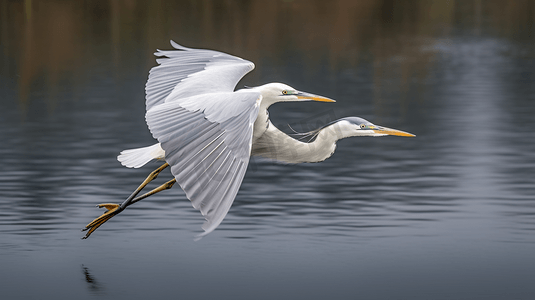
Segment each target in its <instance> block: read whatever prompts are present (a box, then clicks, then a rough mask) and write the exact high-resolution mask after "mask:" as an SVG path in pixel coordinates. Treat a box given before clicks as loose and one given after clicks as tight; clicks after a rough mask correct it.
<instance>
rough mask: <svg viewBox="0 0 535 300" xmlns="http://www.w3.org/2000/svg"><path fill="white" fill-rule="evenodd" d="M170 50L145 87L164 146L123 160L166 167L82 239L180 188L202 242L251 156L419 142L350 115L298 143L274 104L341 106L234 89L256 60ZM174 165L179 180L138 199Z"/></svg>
mask: <svg viewBox="0 0 535 300" xmlns="http://www.w3.org/2000/svg"><path fill="white" fill-rule="evenodd" d="M171 45H172V46H173V48H175V50H169V51H162V50H157V52H156V53H154V55H155V56H157V57H158V58H157V59H156V62H157V63H158V64H159V65H158V66H156V67H153V68H152V69H151V70H150V73H149V79H148V81H147V84H146V87H145V91H146V101H145V105H146V115H145V119H146V122H147V125H148V127H149V130H150V132H151V133H152V135H153V137H154V138H155V139H156V140H157V141H158V142H157V143H155V144H154V145H151V146H148V147H143V148H136V149H129V150H124V151H122V152H121V153H120V155H119V156H118V157H117V159H118V160H119V161H120V162H121V164H122V165H123V166H126V167H128V168H140V167H142V166H144V165H145V164H146V163H148V162H149V161H151V160H154V159H156V160H165V163H164V164H163V165H162V166H161V167H159V168H158V169H156V170H155V171H153V172H152V173H150V175H149V176H148V177H147V178H146V179H145V180H144V181H143V183H142V184H141V185H140V186H139V187H138V188H137V189H136V190H135V191H134V192H133V193H132V194H131V195H130V196H129V197H128V198H127V199H126V200H125V201H124V202H122V203H121V204H113V203H106V204H99V205H97V206H98V207H104V208H106V209H107V211H106V212H105V213H104V214H103V215H101V216H100V217H98V218H96V219H95V220H94V221H92V222H91V223H89V224H88V225H87V226H86V227H84V228H83V229H82V230H83V231H87V232H86V235H85V236H84V237H83V238H84V239H85V238H88V237H89V236H90V235H91V233H93V232H94V231H95V230H96V229H97V228H99V227H100V226H101V225H102V224H104V223H105V222H106V221H108V220H109V219H110V218H112V217H113V216H115V215H117V214H119V213H120V212H122V211H123V210H124V209H126V208H127V207H128V206H130V205H132V204H134V203H136V202H138V201H140V200H143V199H145V198H147V197H148V196H150V195H153V194H155V193H158V192H160V191H163V190H166V189H169V188H171V187H172V186H173V185H174V184H175V183H178V184H179V185H180V187H181V188H182V189H183V190H184V192H185V193H186V196H187V198H188V199H189V200H190V201H191V204H192V205H193V207H194V208H195V209H197V210H199V211H200V212H201V214H202V215H203V216H204V218H205V219H206V222H205V223H204V224H203V226H202V229H204V232H203V233H201V234H199V235H198V237H199V238H200V237H202V236H204V235H206V234H208V233H210V232H212V231H213V230H214V229H216V228H217V227H218V226H219V224H220V223H221V222H222V221H223V219H224V218H225V216H226V215H227V213H228V211H229V209H230V207H231V205H232V202H233V201H234V198H235V197H236V194H237V193H238V190H239V188H240V185H241V183H242V180H243V177H244V176H245V171H246V170H247V166H248V164H249V158H250V156H251V155H254V156H261V157H265V158H268V159H273V160H277V161H282V162H285V163H290V164H294V163H304V162H320V161H323V160H325V159H327V158H329V157H330V156H331V155H332V154H333V153H334V150H335V148H336V141H338V140H340V139H343V138H347V137H353V136H385V135H398V136H414V135H412V134H410V133H407V132H403V131H399V130H395V129H390V128H386V127H382V126H378V125H374V124H372V123H371V122H369V121H367V120H364V119H362V118H359V117H347V118H343V119H340V120H336V121H334V122H331V123H329V124H326V125H325V126H322V127H321V128H318V129H316V130H313V131H311V132H307V133H305V134H303V137H302V138H300V139H294V138H292V137H291V136H289V135H287V134H285V133H283V132H282V131H280V130H279V129H278V128H277V127H275V126H274V125H273V123H271V121H270V120H269V113H268V108H269V107H270V106H271V105H272V104H274V103H277V102H293V101H322V102H335V101H334V100H332V99H329V98H326V97H323V96H318V95H314V94H310V93H307V92H302V91H298V90H296V89H294V88H293V87H291V86H289V85H286V84H283V83H268V84H264V85H261V86H257V87H248V88H245V89H241V90H236V91H234V88H235V86H236V84H237V83H238V81H239V80H240V79H241V78H242V77H243V76H245V75H246V74H247V73H249V72H250V71H252V70H253V69H254V64H253V63H252V62H250V61H247V60H244V59H242V58H239V57H236V56H232V55H229V54H226V53H222V52H218V51H213V50H205V49H191V48H186V47H183V46H181V45H178V44H177V43H175V42H174V41H171ZM307 138H308V140H306V139H307ZM169 166H170V168H171V173H172V174H173V176H174V179H172V180H170V181H168V182H166V183H164V184H162V185H161V186H159V187H157V188H155V189H153V190H151V191H150V192H148V193H146V194H143V195H142V196H137V195H138V194H139V193H140V192H141V190H142V189H143V188H144V187H145V186H146V185H147V184H148V183H149V182H151V181H152V180H154V179H155V178H156V177H157V176H158V174H159V173H160V172H161V171H162V170H164V169H165V168H167V167H169Z"/></svg>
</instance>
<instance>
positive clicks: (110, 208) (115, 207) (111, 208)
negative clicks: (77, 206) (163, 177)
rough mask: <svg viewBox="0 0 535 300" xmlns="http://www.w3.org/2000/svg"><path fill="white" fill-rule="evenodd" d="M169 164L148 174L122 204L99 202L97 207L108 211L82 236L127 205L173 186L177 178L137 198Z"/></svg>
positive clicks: (85, 228) (84, 229)
mask: <svg viewBox="0 0 535 300" xmlns="http://www.w3.org/2000/svg"><path fill="white" fill-rule="evenodd" d="M168 166H169V164H168V163H165V164H163V165H162V166H160V167H159V168H158V169H156V170H154V171H152V172H151V173H150V174H149V176H147V178H146V179H145V180H144V181H143V182H142V183H141V184H140V185H139V187H138V188H137V189H136V190H135V191H134V192H133V193H132V194H131V195H130V196H129V197H128V198H127V199H126V200H125V201H124V202H123V203H121V204H114V203H106V204H99V205H97V207H99V208H102V207H104V208H106V212H105V213H104V214H102V215H101V216H100V217H98V218H96V219H95V220H93V221H92V222H91V223H89V224H87V225H86V226H85V227H84V228H83V229H82V231H86V230H87V233H86V234H85V236H84V237H82V239H87V238H88V237H89V236H90V235H91V234H92V233H93V232H94V231H95V230H97V228H99V227H100V226H101V225H102V224H104V223H106V221H108V220H109V219H111V218H112V217H113V216H115V215H117V214H119V213H120V212H121V211H123V210H124V209H125V208H126V207H127V206H129V205H130V204H133V203H135V202H137V201H140V200H142V199H145V198H147V197H148V196H151V195H154V194H156V193H158V192H161V191H163V190H166V189H169V188H171V187H172V186H173V184H174V183H175V182H176V179H173V180H171V181H169V182H166V183H164V184H162V185H161V186H159V187H157V188H155V189H154V190H152V191H150V192H148V193H146V194H144V195H142V196H140V197H137V198H135V197H136V196H137V195H138V194H139V192H141V190H142V189H143V188H144V187H145V186H147V184H149V182H151V181H153V180H154V179H156V177H158V174H160V172H162V171H163V170H164V169H165V168H167V167H168Z"/></svg>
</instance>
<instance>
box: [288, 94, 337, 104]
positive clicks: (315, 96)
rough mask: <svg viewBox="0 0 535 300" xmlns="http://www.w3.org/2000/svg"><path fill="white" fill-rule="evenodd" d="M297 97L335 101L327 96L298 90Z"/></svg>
mask: <svg viewBox="0 0 535 300" xmlns="http://www.w3.org/2000/svg"><path fill="white" fill-rule="evenodd" d="M297 99H299V100H310V101H320V102H336V101H335V100H333V99H329V98H327V97H323V96H318V95H314V94H309V93H305V92H298V93H297Z"/></svg>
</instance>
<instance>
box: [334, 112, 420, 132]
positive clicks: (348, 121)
mask: <svg viewBox="0 0 535 300" xmlns="http://www.w3.org/2000/svg"><path fill="white" fill-rule="evenodd" d="M331 125H334V126H333V129H334V130H337V131H339V132H340V133H341V135H342V137H351V136H385V135H398V136H415V135H414V134H411V133H408V132H404V131H401V130H397V129H392V128H387V127H383V126H378V125H375V124H373V123H371V122H370V121H368V120H365V119H363V118H359V117H347V118H343V119H340V120H337V121H335V122H333V123H331ZM327 126H329V124H328V125H327ZM327 126H325V127H327Z"/></svg>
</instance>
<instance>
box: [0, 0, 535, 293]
mask: <svg viewBox="0 0 535 300" xmlns="http://www.w3.org/2000/svg"><path fill="white" fill-rule="evenodd" d="M0 5H1V6H0V8H1V9H0V14H1V15H0V16H1V18H0V22H1V23H0V24H1V31H0V41H1V46H0V53H1V54H2V60H1V61H0V64H1V68H0V76H1V77H0V91H1V94H2V95H3V96H2V97H1V98H0V103H1V106H2V109H1V110H0V137H1V138H2V146H1V147H0V166H1V172H0V193H1V195H2V197H1V198H0V235H1V236H2V238H1V239H0V262H1V263H2V266H3V270H10V272H9V274H8V272H6V271H3V272H2V271H0V280H1V281H2V282H7V283H8V285H9V288H8V289H7V292H5V293H7V294H8V295H9V296H11V295H23V296H25V297H24V298H32V297H33V298H35V297H37V296H42V295H43V294H47V293H48V292H50V294H54V295H55V296H57V297H59V298H62V297H63V298H69V297H71V298H72V295H73V294H76V295H80V296H81V297H82V298H84V296H88V297H94V296H98V297H104V298H105V297H108V296H109V297H110V298H114V299H116V298H118V297H119V298H121V297H124V298H126V297H130V298H131V297H132V296H137V297H143V296H153V294H148V293H149V291H148V289H146V288H143V287H142V286H141V285H139V286H137V284H135V283H136V282H143V283H144V285H143V286H145V287H146V286H150V287H152V289H151V291H152V292H155V290H157V291H156V293H157V294H158V295H164V296H165V295H168V294H169V295H182V296H184V298H192V297H191V296H192V295H193V294H195V295H197V293H198V292H199V290H202V291H203V292H204V293H205V294H203V295H204V296H206V297H209V296H211V297H219V298H221V297H222V296H221V293H224V295H223V298H225V297H229V298H233V299H235V298H244V297H243V295H249V296H250V295H255V298H261V299H262V298H264V299H273V298H281V297H280V296H281V294H284V292H288V293H285V294H284V295H286V296H288V295H297V296H300V297H293V298H308V299H311V298H317V299H325V298H327V297H331V298H332V296H333V295H340V298H350V296H349V295H354V293H355V291H354V289H355V288H354V287H355V282H356V283H358V284H359V286H358V289H359V292H360V293H361V295H364V296H370V295H373V296H374V297H375V298H377V299H392V298H396V297H392V295H399V294H404V295H408V296H407V298H410V299H452V298H454V299H457V298H462V297H459V296H463V295H464V296H467V297H469V298H470V296H474V297H471V298H477V297H476V296H481V295H482V294H481V293H479V291H482V290H485V291H489V294H487V295H486V297H484V298H485V299H491V298H492V297H495V298H496V299H504V298H515V296H518V297H516V298H519V299H530V298H532V297H530V296H533V295H535V291H534V290H533V287H532V284H531V281H530V279H531V278H532V274H533V270H535V266H534V265H533V260H532V253H533V250H535V249H533V248H534V245H535V221H534V220H535V219H534V216H535V200H534V198H533V195H535V173H534V170H535V152H534V151H533V149H534V145H535V144H534V141H535V131H534V130H533V128H534V127H535V121H534V120H533V115H535V84H534V83H535V72H534V70H535V58H534V55H533V53H535V51H534V50H535V47H534V46H535V41H534V37H533V32H534V31H533V29H534V28H535V25H534V19H535V4H534V2H533V1H508V2H500V1H479V0H475V1H410V2H406V1H387V0H382V1H376V0H368V1H343V0H340V1H329V2H321V1H320V2H314V3H313V4H311V3H309V2H306V1H272V2H266V1H178V2H174V3H168V2H164V1H152V2H150V4H149V3H148V2H143V1H132V0H130V1H127V0H124V1H81V2H72V3H70V2H68V3H65V2H63V1H47V2H41V1H20V2H13V1H0ZM266 16H272V17H270V18H267V17H266ZM171 38H172V39H174V40H176V41H178V42H180V43H183V44H184V45H186V46H192V47H206V48H214V49H219V50H223V51H227V52H230V53H232V54H236V55H239V56H242V57H244V58H247V59H250V60H252V61H254V62H255V64H256V66H257V69H256V70H255V71H254V72H252V73H251V74H250V75H248V76H247V77H246V78H245V79H244V80H243V82H242V83H240V86H242V85H251V86H253V85H258V84H260V83H265V82H269V81H281V82H286V83H288V84H290V85H292V86H295V87H296V88H299V89H302V90H306V91H310V92H313V93H318V94H322V95H326V96H329V97H332V98H335V99H337V100H338V102H337V103H334V104H325V103H307V104H306V105H304V104H303V103H294V104H290V103H289V104H278V105H276V106H274V107H273V108H272V109H271V111H270V113H271V115H270V116H271V118H272V120H273V122H274V123H275V124H277V126H279V127H280V128H285V129H286V131H287V132H291V130H290V129H289V128H288V127H287V125H286V124H291V125H292V127H293V128H294V129H296V130H298V131H307V130H310V129H313V128H317V127H319V126H321V125H322V124H324V123H326V122H329V121H330V120H333V119H337V118H341V117H346V116H352V115H353V116H361V117H364V118H366V119H369V120H370V121H372V122H374V123H376V124H380V125H384V126H388V127H393V128H398V129H401V130H404V131H408V132H412V133H415V134H416V135H417V138H414V139H404V138H396V137H381V138H351V139H346V140H342V141H340V142H339V143H338V147H337V150H336V153H335V154H334V156H333V157H331V158H330V159H328V160H326V161H325V162H322V163H318V164H303V165H284V164H276V163H273V162H270V161H266V160H262V159H258V158H254V159H252V160H251V165H250V168H249V170H248V173H247V175H246V177H245V180H244V182H243V185H242V188H241V190H240V192H239V194H238V197H237V198H236V201H235V203H234V205H233V207H232V208H231V210H230V213H229V215H228V216H227V218H226V219H225V220H224V222H223V223H222V225H221V226H220V227H219V228H218V229H217V230H216V231H215V232H213V233H212V234H210V235H209V236H207V237H206V238H205V239H203V240H202V241H201V242H198V243H193V242H192V240H193V236H194V235H195V234H196V233H199V232H200V225H201V224H202V221H203V220H202V217H201V216H200V214H199V213H198V212H197V211H195V210H194V209H193V208H191V205H190V203H189V201H187V199H186V198H185V196H184V193H183V192H182V191H181V190H180V189H179V188H178V187H175V188H173V189H172V190H170V191H165V192H162V193H161V194H160V195H158V196H154V197H153V198H152V199H150V198H149V199H147V200H144V201H143V202H140V203H139V204H136V205H135V206H133V207H132V209H129V210H128V211H126V212H125V213H123V214H121V216H120V217H117V218H114V219H113V220H112V221H110V222H109V224H106V225H104V226H103V227H102V228H101V229H99V230H98V231H97V232H96V233H95V234H93V235H92V237H91V238H90V239H89V240H87V241H83V242H82V241H80V240H79V238H80V237H81V236H82V233H80V232H79V229H80V228H82V227H83V226H84V225H85V224H86V223H87V222H89V221H90V220H92V219H93V218H94V217H95V216H97V215H99V214H100V213H101V211H99V210H98V209H96V208H94V205H95V204H97V203H106V202H112V203H116V202H118V201H121V200H122V199H124V198H125V197H126V196H127V195H129V194H130V192H131V191H132V190H133V189H134V188H135V187H136V186H137V185H138V184H139V183H140V182H141V181H142V180H143V179H144V178H145V176H146V175H147V174H148V173H149V172H150V171H151V168H155V167H156V166H157V165H158V164H157V163H154V164H151V165H150V166H149V167H147V168H143V169H141V170H130V169H126V168H122V167H121V166H120V164H119V163H118V162H117V161H116V159H115V157H116V155H117V154H118V152H119V151H121V150H122V149H127V148H132V147H140V146H144V145H149V144H151V143H152V142H153V139H152V137H151V135H150V133H149V132H148V130H147V127H146V124H145V122H144V106H143V99H144V98H143V97H144V84H145V81H146V77H147V72H148V70H149V68H150V67H151V66H153V65H154V58H153V57H152V55H151V53H152V52H153V51H154V50H155V49H156V48H161V49H167V48H169V46H168V45H169V44H168V40H169V39H171ZM170 176H171V175H170V173H169V172H168V171H166V172H164V173H162V175H160V176H159V178H158V182H157V183H155V184H154V185H156V184H160V183H161V182H164V181H167V180H168V179H169V177H170ZM151 187H152V186H150V187H149V188H151ZM80 265H82V274H80ZM86 266H88V267H86ZM89 266H90V267H91V272H90V269H89ZM50 270H54V272H50ZM42 274H47V276H42ZM74 274H76V275H74ZM94 274H99V277H98V280H97V279H95V275H94ZM326 274H328V276H327V275H326ZM132 278H135V279H137V280H139V281H136V280H133V279H132ZM26 282H32V283H33V285H34V289H32V290H29V289H25V288H24V286H25V283H26ZM57 282H66V285H67V286H68V288H67V287H66V288H65V289H58V288H57V285H58V284H57ZM236 282H239V283H240V284H241V285H242V286H241V287H240V288H239V289H238V288H235V283H236ZM266 282H271V283H272V284H273V288H272V289H269V291H266V292H265V293H264V294H261V295H258V293H257V292H256V291H259V290H260V291H261V290H265V284H266ZM288 282H292V283H293V284H292V286H293V289H292V288H290V287H288ZM415 282H416V283H418V284H417V285H415ZM468 283H469V284H468ZM326 285H328V286H329V287H332V290H336V291H338V293H339V294H336V293H335V292H332V291H330V292H329V293H327V294H325V291H326V289H323V288H322V287H325V286H326ZM206 286H210V287H214V288H213V289H209V290H207V289H206ZM384 286H389V287H390V289H388V290H385V289H384V288H382V287H384ZM52 287H53V288H54V289H53V290H51V288H52ZM112 287H113V288H112ZM215 287H219V289H217V288H215ZM446 287H454V288H446ZM105 288H106V289H105ZM58 290H60V291H59V292H58ZM20 291H22V293H21V292H20ZM178 291H180V292H178ZM216 291H219V292H216ZM238 291H242V292H243V294H239V293H238ZM17 293H21V294H17ZM58 293H59V294H58ZM63 293H65V294H63ZM240 295H241V297H240ZM429 295H433V296H432V297H429ZM489 295H490V296H489ZM305 296H306V297H305ZM434 296H436V297H434ZM335 297H336V296H335ZM11 298H13V297H11ZM15 298H16V297H15ZM145 298H146V297H145ZM248 298H252V297H248ZM351 298H353V297H351ZM365 298H367V299H368V298H370V299H371V298H373V297H365Z"/></svg>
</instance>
